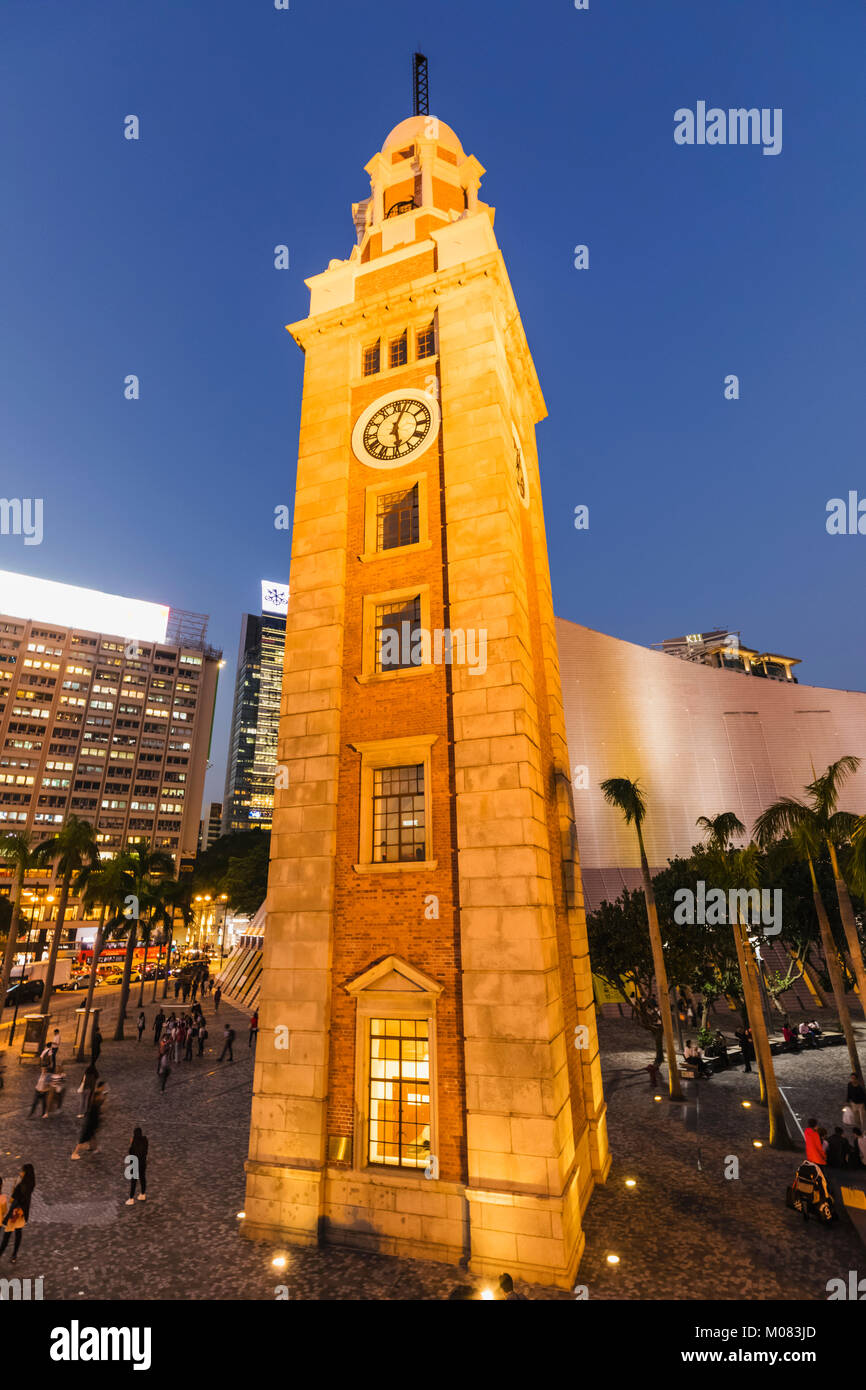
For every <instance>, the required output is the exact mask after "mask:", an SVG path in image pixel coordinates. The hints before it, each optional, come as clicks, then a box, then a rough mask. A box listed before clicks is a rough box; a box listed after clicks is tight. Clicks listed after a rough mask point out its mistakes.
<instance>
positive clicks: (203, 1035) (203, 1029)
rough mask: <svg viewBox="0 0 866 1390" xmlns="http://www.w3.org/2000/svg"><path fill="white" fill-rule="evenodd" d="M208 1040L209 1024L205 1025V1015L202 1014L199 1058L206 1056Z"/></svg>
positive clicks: (199, 1034) (199, 1031) (199, 1026)
mask: <svg viewBox="0 0 866 1390" xmlns="http://www.w3.org/2000/svg"><path fill="white" fill-rule="evenodd" d="M206 1039H207V1024H206V1023H205V1020H204V1014H202V1015H201V1017H200V1019H199V1025H198V1055H199V1057H201V1056H203V1055H204V1045H205V1040H206Z"/></svg>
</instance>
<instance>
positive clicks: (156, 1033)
mask: <svg viewBox="0 0 866 1390" xmlns="http://www.w3.org/2000/svg"><path fill="white" fill-rule="evenodd" d="M164 1023H165V1014H164V1013H163V1011H162V1009H159V1010H158V1011H157V1015H156V1018H155V1019H154V1020H153V1045H154V1047H156V1045H157V1043H158V1042H159V1040H160V1038H161V1037H162V1025H163V1024H164Z"/></svg>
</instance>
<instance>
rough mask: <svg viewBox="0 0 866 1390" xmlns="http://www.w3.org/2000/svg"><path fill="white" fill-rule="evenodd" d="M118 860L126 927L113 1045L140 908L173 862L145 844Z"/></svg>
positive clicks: (118, 1034)
mask: <svg viewBox="0 0 866 1390" xmlns="http://www.w3.org/2000/svg"><path fill="white" fill-rule="evenodd" d="M120 857H121V860H122V864H123V871H124V887H125V890H126V891H125V893H124V907H125V908H126V909H127V912H125V913H124V915H125V916H127V920H128V924H129V925H128V927H127V932H128V936H127V943H126V956H125V957H124V961H123V981H122V983H121V986H120V1007H119V1009H118V1013H117V1026H116V1028H115V1030H114V1037H115V1040H116V1041H117V1042H122V1041H123V1024H124V1020H125V1018H126V1009H127V1005H128V1004H129V984H130V979H131V976H132V962H133V959H134V956H135V944H136V940H137V937H138V923H139V918H140V916H141V910H142V906H144V907H145V908H147V907H148V905H149V902H150V893H151V889H152V888H153V887H154V885H155V883H156V882H157V881H158V880H159V879H160V878H164V877H166V876H168V875H170V874H171V873H172V872H173V871H174V861H173V860H172V857H171V855H170V854H166V853H165V852H164V851H163V850H158V849H156V850H155V849H152V848H151V846H150V845H149V844H148V845H136V846H135V848H134V849H131V850H125V851H124V853H123V854H122V855H121V856H120Z"/></svg>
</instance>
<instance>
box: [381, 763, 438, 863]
mask: <svg viewBox="0 0 866 1390" xmlns="http://www.w3.org/2000/svg"><path fill="white" fill-rule="evenodd" d="M425 822H426V813H425V804H424V764H423V763H418V764H413V765H410V766H406V767H378V768H376V769H375V770H374V772H373V863H374V864H399V863H405V862H406V861H407V860H415V859H424V858H425V856H426V852H427V832H426V824H425Z"/></svg>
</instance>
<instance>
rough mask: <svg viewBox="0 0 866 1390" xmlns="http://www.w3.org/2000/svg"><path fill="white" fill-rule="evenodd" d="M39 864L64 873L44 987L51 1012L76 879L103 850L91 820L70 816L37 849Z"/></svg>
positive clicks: (45, 1009) (45, 1003) (44, 1002)
mask: <svg viewBox="0 0 866 1390" xmlns="http://www.w3.org/2000/svg"><path fill="white" fill-rule="evenodd" d="M34 857H35V859H36V862H37V863H39V864H54V867H55V872H56V873H57V874H58V875H59V877H60V896H59V899H58V903H57V916H56V917H55V919H54V932H53V934H52V937H51V948H50V950H49V952H48V967H47V969H46V971H45V984H44V985H43V988H42V1004H41V1007H42V1012H43V1013H48V1011H49V1009H50V1006H51V992H52V990H53V988H54V971H55V969H56V966H57V953H58V951H59V949H60V938H61V937H62V935H63V923H64V921H65V920H66V907H67V903H68V902H69V890H70V888H71V886H72V880H73V878H75V877H76V876H78V875H79V874H81V872H82V870H84V869H89V868H92V867H93V866H94V865H96V864H98V863H99V850H98V849H97V845H96V832H95V830H94V829H93V826H92V825H91V824H90V821H87V820H82V819H81V817H80V816H67V818H66V820H65V822H64V823H63V825H62V826H61V827H60V830H59V831H58V832H57V834H56V835H52V836H51V839H50V840H43V842H42V844H41V845H39V846H38V847H37V849H36V852H35V856H34Z"/></svg>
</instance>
